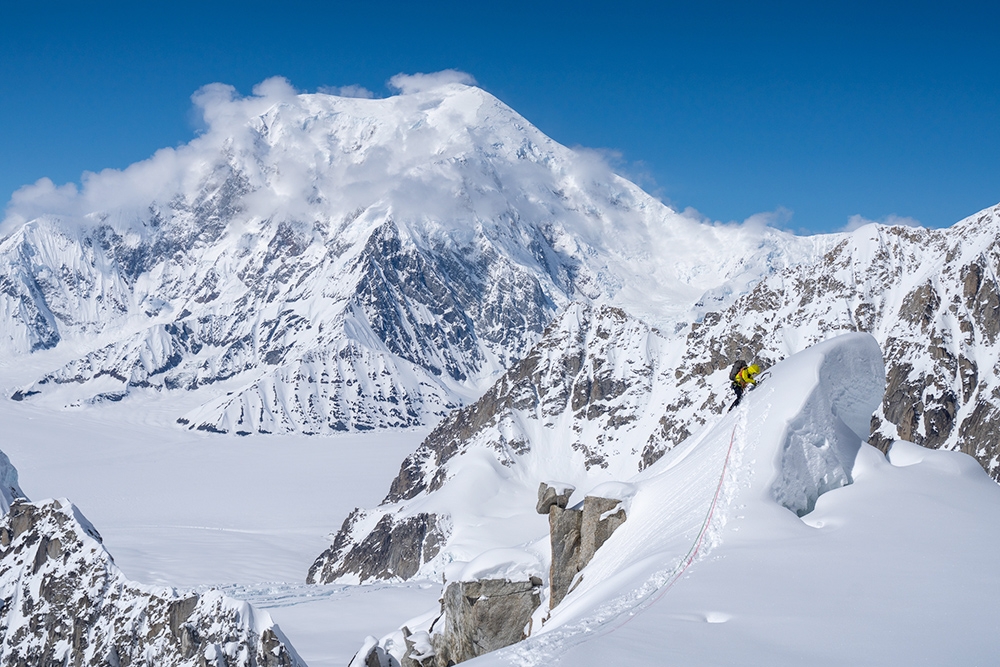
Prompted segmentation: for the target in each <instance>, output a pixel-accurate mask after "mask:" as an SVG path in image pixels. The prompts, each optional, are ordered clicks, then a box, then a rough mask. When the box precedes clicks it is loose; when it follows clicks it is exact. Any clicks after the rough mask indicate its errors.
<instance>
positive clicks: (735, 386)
mask: <svg viewBox="0 0 1000 667" xmlns="http://www.w3.org/2000/svg"><path fill="white" fill-rule="evenodd" d="M732 387H733V391H734V392H736V400H735V401H733V404H732V405H730V406H729V409H730V410H732V409H733V408H735V407H736V406H737V405H739V404H740V399H741V398H743V385H741V384H740V383H739V382H734V383H733V384H732Z"/></svg>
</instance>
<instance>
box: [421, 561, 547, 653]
mask: <svg viewBox="0 0 1000 667" xmlns="http://www.w3.org/2000/svg"><path fill="white" fill-rule="evenodd" d="M540 586H541V581H540V580H539V579H534V580H532V581H508V580H505V579H482V580H479V581H456V582H452V583H450V584H448V586H447V588H445V591H444V596H443V597H442V599H441V609H442V613H443V615H444V626H443V628H442V629H441V631H440V632H439V633H435V634H434V635H432V640H433V643H434V653H435V656H436V660H437V665H438V666H439V667H447V665H454V664H457V663H460V662H464V661H466V660H471V659H472V658H475V657H477V656H480V655H483V654H485V653H489V652H490V651H495V650H497V649H499V648H503V647H505V646H510V645H511V644H514V643H517V642H519V641H521V640H522V639H524V638H525V637H526V636H527V634H526V629H527V626H528V624H529V623H530V621H531V615H532V613H534V611H535V609H537V608H538V606H539V605H540V604H541V595H540V593H539V588H540Z"/></svg>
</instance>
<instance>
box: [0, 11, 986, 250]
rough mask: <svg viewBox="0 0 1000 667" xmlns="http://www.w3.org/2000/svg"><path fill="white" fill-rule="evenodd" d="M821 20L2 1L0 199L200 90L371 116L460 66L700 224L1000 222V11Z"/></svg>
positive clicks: (111, 151) (155, 121) (180, 106)
mask: <svg viewBox="0 0 1000 667" xmlns="http://www.w3.org/2000/svg"><path fill="white" fill-rule="evenodd" d="M751 4H752V5H753V6H751ZM816 4H817V3H802V2H797V3H712V2H708V3H694V2H687V3H652V2H629V1H627V0H626V1H623V2H616V3H599V4H596V3H595V4H589V3H565V2H544V1H542V0H537V1H535V2H504V3H495V4H490V3H473V2H468V1H466V2H437V3H427V4H421V3H414V2H382V1H380V0H368V1H367V2H364V3H361V2H354V3H339V2H323V3H319V2H297V1H295V0H288V1H286V2H281V3H277V2H269V3H256V2H242V3H226V2H217V3H210V2H205V3H200V4H193V3H185V2H174V3H157V2H150V3H93V4H92V5H91V4H89V3H52V2H34V3H14V2H7V1H6V0H0V9H2V14H0V17H2V20H0V156H2V157H0V200H2V201H6V200H7V199H9V196H10V193H11V192H13V191H14V190H15V189H16V188H17V187H19V186H20V185H23V184H26V183H31V182H34V181H35V180H37V179H38V178H41V177H43V176H47V177H49V178H51V179H52V180H54V181H55V182H56V183H64V182H67V181H78V180H79V177H80V174H81V172H83V171H84V170H91V171H96V170H100V169H103V168H107V167H114V168H122V167H125V166H127V165H128V164H130V163H132V162H135V161H137V160H141V159H144V158H146V157H148V156H150V155H151V154H152V153H153V152H154V151H155V150H156V149H158V148H161V147H164V146H176V145H178V144H181V143H184V142H186V141H188V140H190V139H191V138H192V137H193V136H194V132H195V131H196V123H197V119H196V118H194V117H193V112H192V105H191V101H190V96H191V94H192V93H193V92H194V91H196V90H197V89H198V88H200V87H201V86H203V85H205V84H207V83H211V82H215V81H219V82H223V83H229V84H232V85H234V86H236V88H237V89H239V90H240V91H241V92H243V93H244V94H249V93H250V90H251V88H252V86H253V85H254V84H255V83H258V82H260V81H262V80H263V79H265V78H268V77H270V76H274V75H280V76H284V77H286V78H287V79H288V80H289V81H290V82H291V83H292V84H293V85H294V86H296V87H297V88H298V89H300V90H304V91H315V90H316V89H318V88H319V87H321V86H334V87H336V86H347V85H359V86H363V87H365V88H367V89H369V90H371V91H373V92H374V93H375V94H376V95H380V96H381V95H388V94H390V91H389V89H388V88H387V87H386V82H387V81H388V79H389V78H390V77H392V76H393V75H395V74H397V73H400V72H406V73H415V72H434V71H438V70H443V69H448V68H454V69H458V70H461V71H464V72H468V73H469V74H471V75H472V76H474V77H475V79H476V80H477V81H478V83H479V85H480V86H482V87H483V88H485V89H486V90H488V91H490V92H491V93H493V94H494V95H496V96H497V97H499V98H500V99H501V100H503V101H504V102H506V103H507V104H509V105H510V106H512V107H513V108H514V109H516V110H517V111H518V112H520V113H521V114H522V115H524V116H525V117H526V118H528V120H530V121H531V122H532V123H534V124H535V125H536V126H538V127H539V128H540V129H541V130H542V131H543V132H545V133H546V134H548V135H549V136H551V137H552V138H554V139H555V140H557V141H559V142H561V143H563V144H566V145H569V146H578V145H579V146H587V147H591V148H600V149H608V150H609V151H612V152H614V153H616V154H617V155H619V157H618V158H617V167H618V169H619V171H620V172H622V173H623V174H625V175H626V176H629V177H631V178H633V180H636V181H637V182H638V183H639V184H640V185H642V186H643V187H644V188H646V189H647V190H649V191H650V192H652V193H654V194H656V195H658V196H660V197H661V198H662V199H664V201H666V202H668V203H670V204H671V205H672V206H674V207H676V208H679V209H684V208H687V207H692V208H694V209H697V210H698V211H699V212H700V213H701V214H702V215H704V216H705V217H707V218H709V219H712V220H722V221H730V220H744V219H746V218H748V217H750V216H753V215H756V214H761V213H770V217H771V218H772V219H773V220H774V221H775V223H776V224H778V225H779V226H783V227H785V228H787V229H791V230H794V231H798V232H824V231H835V230H838V229H842V228H843V227H844V226H845V225H847V224H848V222H849V220H850V219H851V216H858V215H859V216H862V217H863V218H865V219H871V220H884V219H886V218H887V217H889V216H898V217H899V218H909V219H913V220H918V221H920V222H921V223H923V224H925V225H927V226H934V227H940V226H946V225H949V224H951V223H953V222H956V221H957V220H959V219H961V218H963V217H965V216H967V215H970V214H972V213H975V212H976V211H978V210H980V209H982V208H985V207H987V206H991V205H993V204H996V203H997V202H1000V39H998V37H997V34H996V29H997V26H998V25H1000V9H998V8H997V7H995V6H991V5H989V4H986V3H983V4H982V5H977V4H962V3H947V4H946V3H935V4H931V3H920V2H916V3H913V2H911V3H905V4H904V3H898V4H879V3H870V2H869V3H849V2H841V3H828V4H824V6H815V5H816ZM855 220H857V218H855Z"/></svg>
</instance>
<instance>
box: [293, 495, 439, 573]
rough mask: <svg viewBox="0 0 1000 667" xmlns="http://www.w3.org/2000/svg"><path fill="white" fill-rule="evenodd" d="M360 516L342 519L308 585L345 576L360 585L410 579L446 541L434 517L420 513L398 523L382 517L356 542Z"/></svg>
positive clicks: (357, 513) (359, 513)
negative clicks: (342, 522) (379, 580)
mask: <svg viewBox="0 0 1000 667" xmlns="http://www.w3.org/2000/svg"><path fill="white" fill-rule="evenodd" d="M363 516H364V513H363V512H362V511H361V510H360V509H357V510H355V511H354V512H353V513H352V514H351V515H350V516H348V517H347V519H345V520H344V525H343V526H341V528H340V531H339V532H338V533H337V535H336V537H335V538H334V541H333V545H332V546H331V547H330V548H329V549H327V550H326V551H324V552H323V553H322V554H321V555H320V556H319V558H317V559H316V561H315V562H314V563H313V564H312V566H311V567H310V568H309V574H308V577H307V581H308V582H309V583H330V582H333V581H337V580H339V579H341V578H344V577H350V578H351V579H352V580H355V581H359V582H364V581H369V580H371V579H409V578H410V577H412V576H413V575H414V574H416V573H417V570H419V569H420V566H421V565H423V564H425V563H427V562H428V561H430V560H431V559H432V558H434V557H435V556H437V554H438V552H439V551H440V549H441V545H442V543H443V542H444V540H445V539H446V534H445V530H444V529H443V527H442V525H441V523H440V522H439V520H438V517H437V516H436V515H434V514H427V513H420V514H416V515H414V516H411V517H407V518H405V519H400V520H396V519H394V518H393V516H392V515H391V514H385V515H383V516H382V517H381V518H380V519H379V520H378V522H377V523H376V524H375V526H374V528H373V529H372V530H371V531H370V532H369V533H367V534H366V535H365V536H364V538H363V539H362V540H360V541H359V542H357V543H355V542H353V541H352V540H353V539H354V532H355V530H356V529H357V524H358V523H359V521H360V520H361V518H362V517H363Z"/></svg>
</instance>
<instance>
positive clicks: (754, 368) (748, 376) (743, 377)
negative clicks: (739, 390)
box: [734, 364, 760, 387]
mask: <svg viewBox="0 0 1000 667" xmlns="http://www.w3.org/2000/svg"><path fill="white" fill-rule="evenodd" d="M758 373H760V366H758V365H757V364H750V365H749V366H747V367H746V368H744V369H743V370H741V371H740V372H739V373H737V374H736V379H735V380H734V382H736V383H737V384H739V385H740V386H741V387H746V386H747V385H751V384H756V383H757V380H756V379H755V378H756V377H757V374H758Z"/></svg>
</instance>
